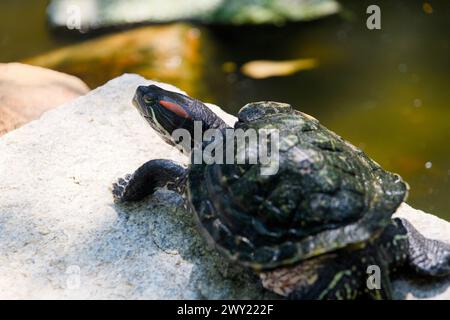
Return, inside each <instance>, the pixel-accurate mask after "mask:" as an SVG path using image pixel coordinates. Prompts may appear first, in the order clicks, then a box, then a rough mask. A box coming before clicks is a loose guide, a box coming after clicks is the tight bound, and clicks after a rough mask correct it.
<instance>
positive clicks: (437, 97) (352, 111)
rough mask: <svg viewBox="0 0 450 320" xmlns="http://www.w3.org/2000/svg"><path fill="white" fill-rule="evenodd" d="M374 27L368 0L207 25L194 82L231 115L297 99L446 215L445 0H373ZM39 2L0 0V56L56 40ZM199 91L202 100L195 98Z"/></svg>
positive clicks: (448, 42) (449, 142) (448, 70)
mask: <svg viewBox="0 0 450 320" xmlns="http://www.w3.org/2000/svg"><path fill="white" fill-rule="evenodd" d="M376 2H377V3H378V4H379V5H380V6H381V9H382V30H381V31H369V30H368V29H367V28H366V26H365V19H366V15H365V9H366V7H367V5H368V4H371V3H369V2H367V1H356V0H355V1H343V4H344V6H345V7H346V8H347V9H348V12H350V13H348V12H347V13H345V14H344V16H343V17H333V18H329V19H325V20H320V21H315V22H312V23H306V24H294V25H288V26H285V27H284V28H275V27H242V28H227V27H214V28H212V35H213V38H214V40H215V41H214V44H215V47H214V48H210V50H211V51H213V52H214V53H215V55H214V57H215V58H214V61H209V62H206V63H207V64H209V65H210V66H211V67H210V68H208V73H207V74H206V75H205V81H204V82H202V83H199V87H201V89H202V90H203V92H208V93H209V94H205V96H208V98H209V99H210V100H211V99H213V100H214V101H212V102H214V103H217V104H219V105H221V106H223V107H224V108H225V109H226V110H228V111H230V112H234V113H235V112H237V111H238V110H239V108H240V107H241V106H243V105H244V104H245V103H247V102H249V101H256V100H277V101H285V102H289V103H291V104H293V105H294V106H297V108H299V109H300V110H302V111H304V112H307V113H309V114H311V115H313V116H315V117H316V118H318V119H319V120H320V121H321V122H322V123H324V124H325V125H327V126H328V127H329V128H331V129H332V130H334V131H336V132H337V133H338V134H340V135H341V136H343V137H344V138H346V139H347V140H349V141H351V142H352V143H353V144H355V145H357V146H359V147H361V148H363V149H364V150H365V151H366V152H367V153H368V154H369V155H370V156H371V157H373V158H374V159H375V160H376V161H378V162H379V163H380V164H381V165H383V166H384V167H385V168H387V169H388V170H391V171H395V172H398V173H399V174H401V175H402V176H403V177H404V179H405V180H407V181H408V182H409V184H410V186H411V192H410V198H409V203H410V204H412V205H413V206H415V207H417V208H420V209H423V210H425V211H429V212H432V213H435V214H436V215H438V216H441V217H443V218H446V219H447V220H450V105H449V101H450V93H449V91H450V90H449V89H450V77H449V74H450V59H449V57H450V19H449V18H448V17H449V15H450V2H448V1H445V0H442V1H432V6H433V13H431V14H426V13H425V12H424V10H423V8H422V5H423V1H411V0H403V1H376ZM44 10H45V1H36V0H33V1H25V0H19V1H17V0H2V1H1V2H0V61H13V60H18V59H20V58H25V57H30V56H32V55H34V54H37V53H42V52H44V51H47V50H48V49H51V48H55V47H59V46H62V45H64V44H66V43H68V42H69V41H68V40H61V39H60V38H59V39H56V38H54V37H52V36H51V35H50V34H49V33H48V32H47V29H46V27H45V15H44ZM302 57H304V58H310V57H313V58H317V59H318V60H319V62H320V66H319V67H318V68H317V69H314V70H311V71H305V72H301V73H298V74H296V75H293V76H289V77H282V78H270V79H265V80H253V79H250V78H247V77H245V76H243V75H241V74H239V73H231V74H229V73H225V72H223V71H222V69H221V68H220V66H221V65H222V64H223V63H224V62H227V61H233V62H236V63H237V65H238V66H239V65H240V64H242V63H244V62H247V61H251V60H255V59H271V60H273V59H296V58H302ZM200 98H201V97H200Z"/></svg>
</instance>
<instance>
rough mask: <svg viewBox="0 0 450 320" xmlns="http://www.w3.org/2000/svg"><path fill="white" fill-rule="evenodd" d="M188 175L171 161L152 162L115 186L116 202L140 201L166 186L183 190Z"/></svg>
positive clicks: (185, 170) (182, 168)
mask: <svg viewBox="0 0 450 320" xmlns="http://www.w3.org/2000/svg"><path fill="white" fill-rule="evenodd" d="M186 175H187V169H185V168H184V167H182V166H181V165H179V164H177V163H175V162H173V161H171V160H166V159H156V160H150V161H148V162H146V163H144V164H143V165H142V166H141V167H139V169H137V170H136V171H135V172H134V173H133V174H131V175H130V174H128V175H126V176H125V177H124V178H119V179H118V181H117V182H116V183H114V184H113V190H112V193H113V197H114V202H127V201H138V200H141V199H143V198H144V197H146V196H148V195H150V194H152V193H154V192H155V190H156V189H157V188H161V187H164V186H167V187H168V188H170V189H175V190H176V189H182V188H183V187H184V183H185V177H186Z"/></svg>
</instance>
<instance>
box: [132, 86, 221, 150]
mask: <svg viewBox="0 0 450 320" xmlns="http://www.w3.org/2000/svg"><path fill="white" fill-rule="evenodd" d="M133 104H134V106H135V107H136V108H137V109H138V110H139V112H140V113H141V115H142V116H143V117H144V118H145V119H146V120H147V122H148V123H149V124H150V126H151V127H152V128H153V129H154V130H155V131H156V132H157V133H158V134H159V135H160V136H161V138H162V139H163V140H164V141H166V142H167V143H169V144H171V145H181V147H182V149H184V150H186V151H190V150H192V147H193V146H194V144H195V141H194V139H196V138H198V137H196V135H195V134H194V128H195V125H196V123H197V124H199V125H201V127H200V128H201V130H206V129H210V128H218V129H220V128H224V127H226V124H225V122H224V121H223V120H222V119H220V118H219V117H217V115H216V114H215V113H214V112H212V111H211V110H210V109H209V108H208V107H207V106H206V105H204V104H203V103H202V102H201V101H199V100H196V99H193V98H191V97H188V96H186V95H184V94H181V93H177V92H173V91H168V90H164V89H162V88H160V87H158V86H155V85H150V86H139V87H138V88H137V90H136V94H135V95H134V98H133ZM177 129H185V130H187V132H188V133H189V137H190V141H187V140H186V139H185V138H184V137H185V136H186V135H183V134H181V135H182V138H181V139H180V131H178V132H175V130H177ZM185 132H186V131H185ZM200 139H201V137H200ZM185 140H186V141H185ZM181 141H183V142H182V143H181Z"/></svg>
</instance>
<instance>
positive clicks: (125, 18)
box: [48, 0, 339, 32]
mask: <svg viewBox="0 0 450 320" xmlns="http://www.w3.org/2000/svg"><path fill="white" fill-rule="evenodd" d="M338 10H339V5H338V3H337V2H336V1H335V0H196V1H185V0H165V1H158V0H128V1H121V0H94V1H91V0H53V1H51V3H50V5H49V8H48V17H49V21H50V24H51V25H52V26H53V27H56V28H67V29H77V28H78V29H79V30H80V31H81V32H85V31H89V30H92V29H101V28H109V27H113V26H126V25H129V24H136V23H146V22H147V23H161V22H173V21H180V20H181V21H186V20H189V21H193V20H195V21H199V22H203V23H217V24H234V25H241V24H280V23H284V22H288V21H303V20H312V19H316V18H320V17H322V16H327V15H330V14H334V13H336V12H338Z"/></svg>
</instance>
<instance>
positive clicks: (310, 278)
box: [113, 85, 450, 299]
mask: <svg viewBox="0 0 450 320" xmlns="http://www.w3.org/2000/svg"><path fill="white" fill-rule="evenodd" d="M133 103H134V105H135V106H136V107H137V109H138V110H139V112H140V113H141V115H142V116H143V117H144V118H145V119H147V121H148V122H149V124H150V125H151V126H152V127H153V128H154V129H155V130H156V131H157V132H158V133H159V134H160V136H161V137H162V138H163V139H164V140H165V141H166V142H168V143H170V144H171V145H176V144H180V145H181V146H182V147H184V149H185V151H189V150H191V149H192V148H194V149H195V148H202V149H204V148H206V147H207V146H208V144H207V143H202V142H199V141H190V143H189V144H186V141H184V142H183V143H182V141H180V140H178V141H177V140H176V139H174V138H173V137H172V133H173V132H174V131H175V130H176V129H179V128H183V129H185V130H187V131H188V132H189V133H190V134H191V136H192V137H194V123H195V121H199V122H200V123H201V124H202V129H203V130H207V129H217V130H218V132H219V133H220V134H221V135H222V136H223V137H225V132H226V130H227V129H229V128H228V126H227V125H226V124H225V122H224V121H222V120H221V119H220V118H219V117H217V116H216V115H215V114H214V113H213V112H212V111H210V110H209V108H207V107H206V106H205V105H204V104H203V103H202V102H200V101H198V100H195V99H192V98H190V97H187V96H185V95H182V94H179V93H174V92H170V91H166V90H163V89H161V88H159V87H157V86H154V85H151V86H148V87H144V86H141V87H139V88H138V89H137V91H136V95H135V97H134V100H133ZM238 119H239V121H238V122H237V123H236V124H235V129H242V130H243V131H244V132H247V130H249V129H255V130H256V131H257V132H260V130H261V129H266V130H270V129H277V130H278V133H279V146H278V147H279V148H278V150H279V162H278V166H279V170H278V172H277V173H276V174H274V175H261V170H260V169H261V165H260V164H248V162H246V164H219V163H213V164H204V163H202V164H194V163H195V162H194V161H193V160H194V159H192V161H191V163H192V164H191V165H190V167H189V168H188V169H185V168H183V167H182V166H180V165H178V164H176V163H174V162H172V161H170V160H151V161H149V162H147V163H146V164H144V165H143V166H142V167H140V168H139V169H138V170H137V171H136V172H135V173H134V174H133V175H128V176H126V177H125V179H119V181H118V182H117V183H116V184H114V188H113V195H114V198H115V200H116V202H125V201H137V200H140V199H142V198H144V197H145V196H147V195H149V194H152V193H153V192H154V190H155V189H156V188H158V187H163V186H169V187H171V188H174V189H176V190H179V191H180V192H181V191H184V190H185V191H187V194H188V200H189V204H190V207H191V208H192V209H193V212H194V214H195V216H196V218H197V220H198V222H199V225H200V229H201V230H202V231H203V233H204V235H205V237H206V238H207V239H208V240H209V241H210V242H211V243H213V244H214V245H215V247H216V248H217V249H218V250H219V251H220V252H222V253H223V254H225V255H226V256H227V257H228V258H230V259H231V260H233V261H236V262H237V263H240V264H242V265H244V266H246V267H250V268H252V269H253V270H255V271H256V272H258V273H259V274H260V277H261V279H262V283H263V285H264V286H265V287H266V288H268V289H270V290H272V291H274V292H276V293H278V294H280V295H283V296H287V297H289V298H297V299H351V298H358V297H363V296H368V297H371V298H375V299H383V298H384V299H389V298H391V297H392V293H391V284H390V282H391V280H390V274H391V273H393V272H394V271H397V270H400V269H402V268H404V267H410V269H412V270H414V271H416V272H418V273H420V274H423V275H429V276H436V277H438V276H447V275H449V274H450V245H448V244H445V243H442V242H439V241H436V240H430V239H426V238H424V237H423V236H422V235H421V234H420V233H419V232H418V231H417V230H415V229H414V227H412V225H411V224H410V223H408V222H407V221H406V220H404V219H392V217H391V216H392V214H393V213H394V212H395V211H396V209H397V208H398V207H399V205H400V204H401V203H402V202H403V201H404V200H405V199H406V195H407V190H408V187H407V184H406V183H405V182H404V181H403V180H402V179H401V177H400V176H398V175H396V174H393V173H390V172H387V171H385V170H383V169H382V168H381V167H380V166H379V165H378V164H377V163H375V162H374V161H373V160H371V159H370V158H369V157H367V155H365V154H364V153H363V152H362V151H361V150H359V149H357V148H356V147H354V146H353V145H351V144H350V143H348V142H347V141H345V140H343V139H342V138H341V137H339V136H338V135H336V134H335V133H333V132H332V131H330V130H328V129H327V128H325V127H324V126H322V125H321V124H320V123H319V122H318V121H317V120H316V119H314V118H312V117H311V116H308V115H306V114H303V113H301V112H299V111H296V110H294V109H293V108H292V107H291V106H290V105H288V104H283V103H277V102H256V103H250V104H247V105H246V106H244V107H243V108H242V109H241V110H240V112H239V114H238ZM223 141H226V139H224V140H223ZM224 143H225V142H224ZM188 147H189V148H188ZM246 148H251V146H246ZM234 163H238V162H237V161H235V162H234ZM373 266H376V267H377V268H378V270H380V282H381V288H376V289H374V290H371V289H369V288H368V286H367V277H368V273H367V270H368V268H370V267H373Z"/></svg>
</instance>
